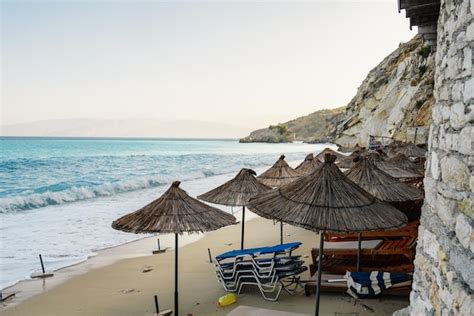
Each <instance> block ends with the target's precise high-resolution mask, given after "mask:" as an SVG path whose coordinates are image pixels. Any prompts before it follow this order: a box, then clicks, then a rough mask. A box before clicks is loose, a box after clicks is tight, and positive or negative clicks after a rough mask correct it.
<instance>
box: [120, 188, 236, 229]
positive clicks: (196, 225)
mask: <svg viewBox="0 0 474 316" xmlns="http://www.w3.org/2000/svg"><path fill="white" fill-rule="evenodd" d="M179 184H180V182H179V181H176V182H173V184H172V185H171V187H170V188H169V189H168V190H167V191H166V192H165V193H163V195H162V196H161V197H159V198H158V199H156V200H155V201H153V202H151V203H150V204H148V205H146V206H144V207H142V208H141V209H139V210H138V211H135V212H133V213H130V214H127V215H125V216H122V217H120V218H119V219H117V220H115V221H114V222H113V223H112V228H114V229H117V230H122V231H125V232H132V233H178V234H181V233H184V232H206V231H212V230H216V229H219V228H221V227H224V226H227V225H232V224H234V223H235V217H234V216H232V215H230V214H229V213H226V212H224V211H221V210H219V209H218V208H215V207H212V206H209V205H207V204H205V203H203V202H201V201H198V200H196V199H194V198H192V197H190V196H189V195H188V194H187V193H186V191H184V190H182V189H181V188H179Z"/></svg>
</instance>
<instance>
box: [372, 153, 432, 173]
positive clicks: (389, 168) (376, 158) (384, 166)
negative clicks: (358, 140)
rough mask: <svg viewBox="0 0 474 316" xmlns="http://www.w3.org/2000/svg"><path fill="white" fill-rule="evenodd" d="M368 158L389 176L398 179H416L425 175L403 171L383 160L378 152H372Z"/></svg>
mask: <svg viewBox="0 0 474 316" xmlns="http://www.w3.org/2000/svg"><path fill="white" fill-rule="evenodd" d="M367 158H368V159H369V160H370V161H372V162H373V163H374V164H375V165H376V166H377V167H378V168H379V169H381V170H382V171H385V172H386V173H388V174H389V175H391V176H392V177H394V178H397V179H416V178H422V177H423V175H422V174H421V173H419V172H412V171H409V170H405V169H402V168H401V167H399V166H398V165H397V164H394V163H392V162H390V161H386V160H383V158H382V157H381V156H380V154H379V153H377V152H372V153H370V154H368V155H367Z"/></svg>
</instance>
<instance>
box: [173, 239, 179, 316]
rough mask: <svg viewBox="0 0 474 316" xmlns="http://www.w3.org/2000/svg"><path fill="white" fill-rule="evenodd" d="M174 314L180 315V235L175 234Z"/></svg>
mask: <svg viewBox="0 0 474 316" xmlns="http://www.w3.org/2000/svg"><path fill="white" fill-rule="evenodd" d="M174 244H175V251H174V314H175V315H179V312H178V234H177V233H175V234H174Z"/></svg>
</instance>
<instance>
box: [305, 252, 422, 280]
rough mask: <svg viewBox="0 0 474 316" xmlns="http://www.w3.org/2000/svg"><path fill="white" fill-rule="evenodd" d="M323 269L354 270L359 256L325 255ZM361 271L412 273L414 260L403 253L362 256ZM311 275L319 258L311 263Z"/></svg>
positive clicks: (341, 271) (332, 270)
mask: <svg viewBox="0 0 474 316" xmlns="http://www.w3.org/2000/svg"><path fill="white" fill-rule="evenodd" d="M322 264H323V266H322V271H323V272H326V273H336V274H343V273H345V272H346V271H354V270H355V268H356V265H357V257H355V256H347V257H345V256H341V257H324V258H323V262H322ZM360 264H361V271H363V272H371V271H385V272H403V273H412V272H413V270H414V265H413V261H412V260H410V259H408V258H407V257H405V256H403V255H389V256H370V257H367V256H362V257H361V259H360ZM309 269H310V272H311V275H313V274H314V273H316V271H317V269H318V263H317V260H316V261H314V263H313V264H310V265H309Z"/></svg>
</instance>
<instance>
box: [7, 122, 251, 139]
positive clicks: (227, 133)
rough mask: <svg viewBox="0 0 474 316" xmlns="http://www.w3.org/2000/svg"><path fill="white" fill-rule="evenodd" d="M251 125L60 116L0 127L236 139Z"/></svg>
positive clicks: (32, 132) (24, 131) (10, 132)
mask: <svg viewBox="0 0 474 316" xmlns="http://www.w3.org/2000/svg"><path fill="white" fill-rule="evenodd" d="M250 131H251V128H245V127H239V126H233V125H229V124H224V123H216V122H203V121H192V120H175V121H162V120H159V119H108V120H106V119H64V120H44V121H35V122H29V123H22V124H12V125H3V126H0V135H1V136H50V137H163V138H167V137H169V138H239V137H241V136H242V135H245V134H248V133H250Z"/></svg>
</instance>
